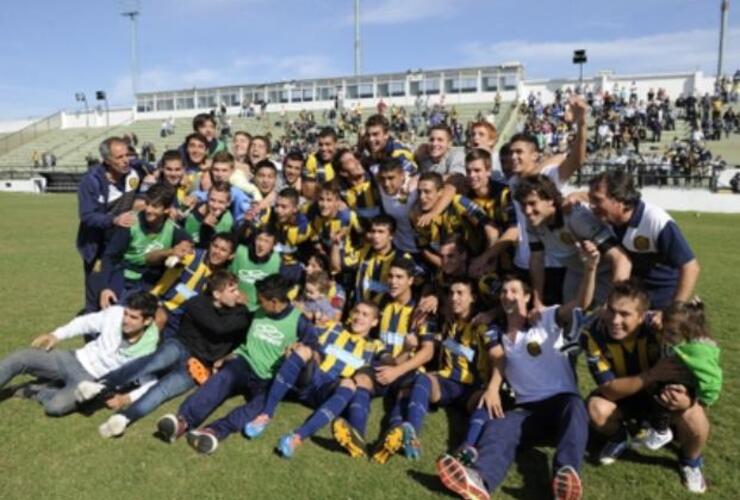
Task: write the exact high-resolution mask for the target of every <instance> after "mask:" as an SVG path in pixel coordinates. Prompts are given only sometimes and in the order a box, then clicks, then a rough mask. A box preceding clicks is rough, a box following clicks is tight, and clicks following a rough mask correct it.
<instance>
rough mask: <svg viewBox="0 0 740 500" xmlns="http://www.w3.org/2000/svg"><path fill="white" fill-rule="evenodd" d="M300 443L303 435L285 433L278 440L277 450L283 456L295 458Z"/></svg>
mask: <svg viewBox="0 0 740 500" xmlns="http://www.w3.org/2000/svg"><path fill="white" fill-rule="evenodd" d="M300 445H301V437H300V436H299V435H298V434H285V435H284V436H283V437H281V438H280V439H279V440H278V444H277V452H278V454H279V455H280V456H281V457H283V458H293V455H294V454H295V450H296V448H298V447H299V446H300Z"/></svg>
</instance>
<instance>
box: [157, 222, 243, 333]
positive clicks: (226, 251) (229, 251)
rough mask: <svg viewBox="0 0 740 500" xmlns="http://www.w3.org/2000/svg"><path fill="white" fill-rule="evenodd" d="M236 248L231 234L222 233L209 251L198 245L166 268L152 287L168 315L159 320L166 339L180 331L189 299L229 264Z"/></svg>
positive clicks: (216, 237)
mask: <svg viewBox="0 0 740 500" xmlns="http://www.w3.org/2000/svg"><path fill="white" fill-rule="evenodd" d="M234 250H235V243H234V240H233V238H232V236H231V234H229V233H218V234H216V235H215V236H214V237H213V239H211V244H210V245H209V246H208V249H207V250H203V249H201V248H196V249H195V251H191V252H189V253H188V254H187V255H185V257H183V258H182V259H178V261H177V262H176V263H175V265H173V266H172V267H171V268H169V269H167V271H165V273H164V274H163V275H162V277H161V278H160V279H159V281H158V282H157V284H156V285H154V287H153V288H152V289H151V293H152V294H154V295H155V296H157V297H158V298H159V300H160V302H161V305H162V310H161V312H162V313H164V314H160V315H159V317H158V318H157V322H158V324H160V325H162V328H163V330H162V334H163V337H164V338H169V337H171V336H173V335H175V334H176V333H177V330H178V329H179V327H180V320H181V319H182V313H183V310H184V309H183V304H184V303H185V301H186V300H188V299H190V298H192V297H194V296H195V295H197V294H199V293H200V292H201V291H202V290H203V288H204V286H205V284H206V279H207V278H208V276H210V275H211V274H212V273H213V272H215V271H217V270H219V269H224V268H226V267H227V266H228V265H229V263H230V262H231V259H233V258H234Z"/></svg>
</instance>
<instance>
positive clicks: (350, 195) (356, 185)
mask: <svg viewBox="0 0 740 500" xmlns="http://www.w3.org/2000/svg"><path fill="white" fill-rule="evenodd" d="M332 164H333V165H334V170H335V171H336V172H337V173H338V174H339V177H340V179H341V180H342V198H343V199H344V202H345V203H346V204H347V207H349V208H350V209H352V210H354V211H355V213H357V217H358V218H359V219H360V223H361V224H362V225H363V227H365V228H367V227H369V225H370V221H371V220H372V218H373V217H375V216H376V215H379V214H380V211H381V202H380V194H379V193H378V186H377V185H376V184H375V180H374V179H373V178H372V176H371V175H370V174H368V173H367V172H366V171H365V169H364V168H363V166H362V163H361V162H360V160H359V159H358V158H357V156H356V155H355V153H354V152H352V150H350V149H346V148H345V149H340V150H339V151H337V153H336V155H334V161H333V163H332Z"/></svg>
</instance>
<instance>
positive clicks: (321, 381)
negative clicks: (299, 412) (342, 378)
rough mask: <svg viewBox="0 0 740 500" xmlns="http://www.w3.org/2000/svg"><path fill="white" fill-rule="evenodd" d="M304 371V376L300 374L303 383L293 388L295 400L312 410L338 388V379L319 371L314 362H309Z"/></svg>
mask: <svg viewBox="0 0 740 500" xmlns="http://www.w3.org/2000/svg"><path fill="white" fill-rule="evenodd" d="M304 370H308V372H307V373H306V374H301V378H302V379H304V381H305V383H304V384H303V385H297V386H296V387H295V395H296V399H297V400H298V401H299V402H300V403H303V404H305V405H308V406H310V407H312V408H318V407H319V406H321V404H322V403H323V402H324V401H326V400H327V399H329V398H330V397H331V395H332V394H333V393H334V391H335V390H336V389H337V387H339V379H338V378H334V377H332V376H330V375H329V374H327V373H326V372H323V371H321V370H320V369H319V367H318V364H317V363H316V362H315V361H310V362H309V363H308V364H307V365H306V367H305V368H304ZM304 375H305V378H304ZM305 379H308V380H305Z"/></svg>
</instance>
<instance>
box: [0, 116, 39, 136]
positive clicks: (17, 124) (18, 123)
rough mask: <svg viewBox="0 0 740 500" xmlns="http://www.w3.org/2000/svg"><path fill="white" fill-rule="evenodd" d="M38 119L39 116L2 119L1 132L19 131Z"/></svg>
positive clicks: (0, 123)
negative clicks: (21, 118)
mask: <svg viewBox="0 0 740 500" xmlns="http://www.w3.org/2000/svg"><path fill="white" fill-rule="evenodd" d="M36 120H38V118H26V119H23V120H0V134H8V133H10V132H17V131H19V130H20V129H22V128H24V127H28V126H29V125H30V124H32V123H33V122H35V121H36Z"/></svg>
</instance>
